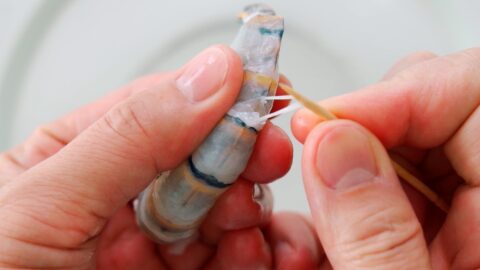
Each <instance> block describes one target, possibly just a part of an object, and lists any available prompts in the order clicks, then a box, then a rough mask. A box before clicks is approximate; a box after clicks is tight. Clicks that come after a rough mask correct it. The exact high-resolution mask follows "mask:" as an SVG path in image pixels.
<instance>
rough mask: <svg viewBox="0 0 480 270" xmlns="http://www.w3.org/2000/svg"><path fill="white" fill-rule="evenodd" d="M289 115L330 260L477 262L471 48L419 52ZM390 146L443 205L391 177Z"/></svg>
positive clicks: (479, 206) (475, 85)
mask: <svg viewBox="0 0 480 270" xmlns="http://www.w3.org/2000/svg"><path fill="white" fill-rule="evenodd" d="M321 104H322V105H324V106H325V107H326V108H328V109H329V110H331V111H332V112H333V113H335V114H336V115H337V116H338V117H339V118H341V119H349V120H333V121H327V122H322V121H321V120H320V119H319V118H318V117H317V116H315V115H313V114H312V113H311V112H309V111H306V110H302V111H299V112H298V113H297V114H296V115H295V116H294V118H293V119H292V129H293V132H294V134H295V136H296V138H297V139H298V140H299V141H300V142H303V143H304V153H303V164H302V165H303V176H304V183H305V187H306V193H307V197H308V201H309V204H310V210H311V213H312V216H313V223H314V227H315V231H316V234H317V236H318V238H319V239H320V241H321V244H322V247H323V249H324V251H325V254H326V259H328V262H327V261H326V262H325V264H324V266H323V267H325V268H330V267H333V268H334V269H478V268H480V256H479V252H478V247H479V245H480V187H479V186H480V169H479V168H480V140H479V135H480V107H479V105H480V48H473V49H468V50H465V51H461V52H458V53H454V54H451V55H446V56H436V55H434V54H432V53H427V52H420V53H416V54H413V55H410V56H408V57H406V58H404V59H403V60H401V61H400V62H399V63H397V64H396V65H395V66H394V67H393V68H392V69H391V70H390V71H389V72H388V73H387V75H386V76H385V77H384V78H383V80H382V81H381V82H379V83H376V84H373V85H369V86H367V87H365V88H364V89H360V90H359V91H356V92H353V93H350V94H346V95H343V96H339V97H334V98H331V99H328V100H325V101H322V102H321ZM387 150H388V152H390V153H391V156H392V157H393V158H394V159H395V160H397V161H398V162H400V163H401V164H403V165H404V166H405V167H407V168H409V169H410V170H411V171H413V172H415V173H416V174H417V175H419V176H420V178H421V179H423V181H424V182H425V183H427V184H428V185H429V186H430V187H432V188H433V190H435V191H436V192H437V193H438V194H440V195H441V196H442V197H443V198H444V199H445V200H447V201H448V202H449V203H450V204H451V206H450V209H449V211H448V213H447V214H445V213H443V212H442V211H440V210H439V209H436V207H435V206H433V204H431V203H430V202H429V201H428V200H427V199H426V198H425V197H423V196H422V195H421V194H419V193H418V192H417V191H415V190H414V189H413V188H412V187H410V186H409V185H408V184H403V183H401V182H400V181H399V179H398V178H397V176H396V175H395V173H394V170H393V169H392V165H391V163H390V162H389V157H388V155H387Z"/></svg>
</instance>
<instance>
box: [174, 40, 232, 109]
mask: <svg viewBox="0 0 480 270" xmlns="http://www.w3.org/2000/svg"><path fill="white" fill-rule="evenodd" d="M227 71H228V61H227V56H226V55H225V53H224V52H223V51H222V50H221V49H219V48H210V49H207V50H206V51H204V52H203V53H201V54H200V55H198V56H196V57H195V58H194V59H193V60H192V61H190V63H188V64H187V68H186V69H185V70H184V71H183V73H182V74H181V75H180V77H178V79H177V80H176V86H177V88H178V90H180V91H181V92H182V93H183V94H184V95H185V97H186V98H187V99H188V100H190V101H191V102H199V101H202V100H204V99H206V98H207V97H209V96H211V95H213V94H214V93H215V92H216V91H217V90H219V89H220V88H221V87H222V86H223V83H224V81H225V76H226V75H227Z"/></svg>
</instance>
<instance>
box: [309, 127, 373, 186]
mask: <svg viewBox="0 0 480 270" xmlns="http://www.w3.org/2000/svg"><path fill="white" fill-rule="evenodd" d="M375 160H376V159H375V153H374V151H373V148H372V145H371V143H370V140H369V138H368V136H367V134H365V132H364V131H363V130H360V129H359V128H355V127H350V126H339V127H336V128H334V129H333V130H331V131H330V132H329V133H327V134H326V135H325V136H324V138H323V139H322V140H321V141H320V142H319V144H318V148H317V160H316V167H317V170H318V173H319V174H320V176H321V178H322V180H323V181H324V183H325V184H326V185H327V186H328V187H330V188H332V189H338V190H343V189H348V188H351V187H353V186H356V185H359V184H362V183H366V182H371V181H373V180H374V178H375V176H376V175H377V173H378V170H377V165H376V161H375Z"/></svg>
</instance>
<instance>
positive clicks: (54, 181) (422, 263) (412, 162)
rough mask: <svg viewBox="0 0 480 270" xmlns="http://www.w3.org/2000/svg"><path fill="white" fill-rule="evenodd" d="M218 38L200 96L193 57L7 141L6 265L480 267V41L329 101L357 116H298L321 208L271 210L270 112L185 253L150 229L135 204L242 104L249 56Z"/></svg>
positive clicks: (278, 159)
mask: <svg viewBox="0 0 480 270" xmlns="http://www.w3.org/2000/svg"><path fill="white" fill-rule="evenodd" d="M220 49H221V50H222V51H223V52H225V54H226V55H227V59H228V60H227V62H228V63H229V65H228V66H229V69H228V70H229V71H228V73H227V75H226V79H225V80H224V84H223V85H222V86H221V87H220V89H219V90H218V91H217V92H216V93H210V94H209V95H210V96H209V97H206V98H205V97H204V98H205V99H203V101H200V102H197V101H194V102H193V103H192V102H191V100H192V99H193V100H195V99H197V97H201V96H202V95H197V94H196V92H194V93H195V94H193V95H187V96H188V97H187V98H186V97H185V96H183V95H182V94H180V93H179V91H178V89H176V87H174V86H175V84H174V83H173V81H174V78H176V77H177V76H179V74H180V73H182V70H183V69H185V67H184V68H181V69H180V70H178V71H174V72H172V73H167V74H160V75H153V76H150V77H147V78H144V79H140V80H139V81H137V82H134V83H133V84H131V85H130V86H128V87H126V88H124V89H122V90H119V91H117V92H115V93H113V94H112V95H110V96H108V97H106V98H105V99H103V100H101V101H99V102H96V103H94V104H92V105H88V106H86V107H85V108H82V109H80V110H79V111H77V112H74V113H72V114H70V115H68V116H66V117H64V118H61V119H60V120H58V121H56V122H54V123H52V124H48V125H45V126H42V127H41V128H39V129H38V130H37V132H35V133H34V135H32V137H31V138H29V139H28V140H27V141H26V142H25V143H24V144H22V145H20V146H19V147H17V148H14V149H12V150H10V151H9V152H6V153H4V154H3V155H2V156H1V161H0V183H2V185H3V186H2V188H1V189H0V217H2V219H1V220H0V232H1V234H0V262H1V263H2V264H0V265H1V266H2V267H4V268H8V266H10V268H30V269H31V268H75V269H85V268H92V267H94V266H97V268H99V269H104V268H105V269H162V268H171V269H198V268H206V269H268V268H272V267H273V268H276V269H332V268H334V269H363V268H366V269H372V268H373V269H429V268H433V269H475V268H479V267H480V258H479V256H478V248H477V247H478V245H479V244H480V229H479V228H480V190H479V187H478V186H479V184H480V177H479V174H480V171H479V170H478V168H479V167H480V155H479V153H480V142H478V140H477V137H478V135H476V134H480V109H478V106H479V103H480V76H478V74H480V49H471V50H466V51H462V52H459V53H456V54H452V55H447V56H436V55H433V54H431V53H416V54H413V55H410V56H408V57H406V58H404V59H402V60H401V61H399V62H398V63H397V64H396V65H395V66H394V67H393V68H392V69H391V70H390V71H389V72H388V73H387V75H386V76H385V77H384V78H383V80H382V81H381V82H379V83H376V84H373V85H370V86H367V87H365V88H364V89H360V90H359V91H355V92H352V93H350V94H347V95H343V96H339V97H334V98H331V99H328V100H325V101H322V102H321V103H322V105H324V106H325V107H327V108H328V109H330V110H331V111H332V112H334V113H335V114H336V115H337V116H339V117H340V118H342V119H350V120H353V121H355V122H352V121H349V120H334V121H328V122H323V121H322V120H321V119H319V118H318V117H317V116H315V115H313V114H312V113H310V112H309V111H306V110H301V111H299V112H298V113H297V114H296V115H295V116H294V117H293V119H292V130H293V133H294V135H295V137H296V138H297V139H298V140H299V141H300V142H302V143H304V144H305V146H304V153H303V162H302V169H303V175H304V184H305V187H306V194H307V199H308V201H309V204H310V208H311V213H312V218H310V217H305V216H304V215H300V214H295V213H277V214H273V215H272V214H271V212H270V210H269V208H268V201H266V200H265V199H264V200H257V201H255V200H253V199H252V195H253V194H252V193H253V188H252V187H253V183H254V182H256V183H266V182H269V181H272V180H274V179H277V178H279V177H281V176H282V175H283V174H284V173H285V172H286V171H287V170H288V168H289V166H290V161H291V154H292V153H291V145H290V143H289V141H288V138H287V137H286V136H285V135H284V133H282V132H281V131H280V130H279V129H278V128H277V127H275V126H274V125H271V124H268V125H267V126H266V127H265V129H264V130H263V131H262V133H261V135H260V137H259V139H258V141H257V145H256V148H255V151H254V154H253V156H252V158H251V160H250V162H249V165H248V166H247V169H246V171H245V172H244V173H243V174H242V177H241V179H239V181H237V182H236V184H235V185H234V186H233V187H232V188H231V189H230V190H229V191H227V192H226V193H225V194H224V195H222V197H221V198H220V199H219V201H218V202H217V204H216V205H215V207H214V208H213V209H212V211H211V212H210V213H209V216H208V217H207V219H206V220H205V222H204V224H203V225H202V228H201V230H200V235H199V237H198V238H197V239H196V240H195V241H193V242H192V243H191V244H190V245H187V248H186V249H185V250H184V251H183V252H178V247H174V246H170V245H156V244H154V243H153V242H151V241H150V240H148V238H146V237H145V236H144V235H143V234H142V233H141V232H140V231H139V230H138V228H137V227H136V225H135V222H134V219H133V212H132V209H131V207H130V205H129V204H128V202H129V201H130V200H131V199H132V198H134V197H135V195H136V194H137V193H138V192H139V191H141V190H142V189H143V188H144V187H145V186H146V185H147V184H148V182H149V181H150V180H151V179H152V178H153V176H154V175H155V173H156V172H158V171H161V170H165V169H170V168H173V167H175V165H176V164H178V163H180V162H181V161H182V160H183V158H184V157H185V156H186V155H188V153H189V152H191V151H192V150H193V149H194V148H195V146H196V145H198V143H199V141H201V139H202V138H204V137H205V135H206V134H207V133H208V130H210V129H211V127H213V125H214V124H215V122H216V121H218V120H219V119H220V118H221V117H222V115H223V114H224V113H225V112H226V110H228V107H229V105H231V104H232V102H233V100H234V96H235V95H236V93H237V92H236V91H238V88H239V85H240V81H241V65H240V62H239V59H237V58H236V56H235V55H234V54H233V53H232V52H231V51H230V50H229V49H227V48H225V47H220ZM283 80H284V81H286V79H283ZM160 90H161V91H160ZM279 90H280V91H281V89H279ZM189 91H190V90H187V91H186V92H189ZM180 92H181V91H180ZM207 92H208V91H207ZM161 93H163V94H161ZM207 96H208V95H207ZM160 104H163V105H164V106H160ZM140 105H141V106H140ZM284 105H285V104H281V106H284ZM278 106H279V104H276V107H278ZM132 113H133V114H132ZM152 119H155V121H153V120H152ZM199 122H201V125H200V124H198V123H199ZM178 123H186V124H184V125H181V126H178ZM192 130H193V131H195V132H194V135H195V136H193V134H192ZM153 134H155V136H154V137H153ZM197 136H198V138H197ZM178 138H181V140H180V139H178ZM185 142H187V143H185ZM387 151H388V152H389V153H390V154H391V155H392V157H393V158H394V159H396V160H397V161H398V162H399V163H401V164H403V165H404V166H405V167H408V168H409V169H410V170H412V171H415V173H417V174H418V175H420V177H421V179H423V180H424V181H425V182H426V183H427V184H428V185H429V186H431V187H432V188H433V189H434V190H435V191H436V192H438V193H439V194H440V195H441V196H442V197H444V198H445V199H446V200H447V201H448V202H450V203H451V208H450V210H449V212H448V214H447V215H445V214H444V213H442V212H441V211H440V210H438V209H436V208H435V206H433V205H432V204H431V203H430V202H429V201H428V200H426V199H425V198H424V197H423V196H422V195H421V194H419V193H418V192H417V191H415V190H414V189H413V188H411V187H410V186H408V185H407V184H403V183H401V182H400V181H399V179H398V178H397V177H396V175H395V174H394V171H393V169H392V167H391V164H390V163H389V161H388V160H389V159H388V157H387ZM283 199H286V198H283ZM265 206H267V207H265ZM265 209H266V210H265ZM320 244H321V245H320ZM174 250H175V251H174Z"/></svg>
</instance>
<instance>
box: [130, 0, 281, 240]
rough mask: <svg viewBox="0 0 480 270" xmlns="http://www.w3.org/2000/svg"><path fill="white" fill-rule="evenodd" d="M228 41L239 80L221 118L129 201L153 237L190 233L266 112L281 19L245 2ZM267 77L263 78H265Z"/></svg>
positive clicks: (241, 163) (249, 146) (233, 175)
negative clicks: (235, 57)
mask: <svg viewBox="0 0 480 270" xmlns="http://www.w3.org/2000/svg"><path fill="white" fill-rule="evenodd" d="M241 18H242V26H241V28H240V30H239V32H238V34H237V36H236V38H235V40H234V42H233V43H232V48H233V49H234V50H235V51H236V52H237V53H238V54H239V55H240V56H241V58H242V60H243V65H244V66H243V68H244V72H245V73H244V74H245V76H244V80H243V85H242V89H241V91H240V94H239V96H238V98H237V100H236V102H235V104H234V105H233V107H232V108H231V109H230V110H229V111H228V113H227V114H226V115H225V116H224V118H223V119H222V120H221V121H220V122H219V123H218V124H217V126H216V127H215V128H214V129H213V130H212V132H211V133H210V134H209V136H208V137H207V138H206V139H205V140H204V141H203V142H202V144H201V145H200V146H199V147H198V149H196V151H195V152H194V153H193V154H192V155H191V156H190V157H189V158H188V159H187V160H186V161H184V162H183V163H182V164H181V165H180V166H178V167H177V168H176V169H174V170H172V171H170V172H165V173H161V174H160V175H159V176H158V177H157V178H156V179H155V180H154V181H153V182H152V183H151V184H150V185H149V186H148V187H147V189H145V191H143V192H142V194H140V196H139V198H138V200H137V201H136V203H135V209H136V216H137V222H138V224H139V226H140V227H141V228H142V229H143V230H144V231H145V232H146V233H147V234H148V235H149V236H150V237H151V238H152V239H153V240H155V241H157V242H175V241H177V240H180V239H184V238H188V237H191V236H192V235H193V234H194V233H195V232H196V230H197V228H198V226H199V225H200V223H201V222H202V220H203V218H204V217H205V215H206V214H207V212H208V211H209V209H210V208H211V207H212V206H213V204H214V203H215V201H216V199H217V198H218V197H219V196H220V195H221V194H222V193H223V192H224V191H225V190H226V189H227V188H228V187H229V186H230V185H231V184H232V183H234V182H235V180H236V179H237V178H238V176H239V175H240V173H241V172H242V171H243V170H244V169H245V167H246V165H247V162H248V159H249V158H250V154H251V153H252V150H253V146H254V144H255V140H256V138H257V134H258V132H259V131H260V130H261V129H262V127H263V125H264V124H265V121H266V118H265V116H266V115H268V114H269V113H270V110H271V108H272V102H273V101H272V100H271V99H267V98H265V97H267V96H274V95H275V90H276V88H277V84H278V67H277V66H278V61H277V60H278V53H279V50H280V43H281V40H282V35H283V18H282V17H279V16H276V15H275V12H274V11H273V10H272V9H271V8H269V7H268V6H265V5H251V6H247V7H246V8H245V10H244V12H243V13H241ZM265 78H267V79H265Z"/></svg>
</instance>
